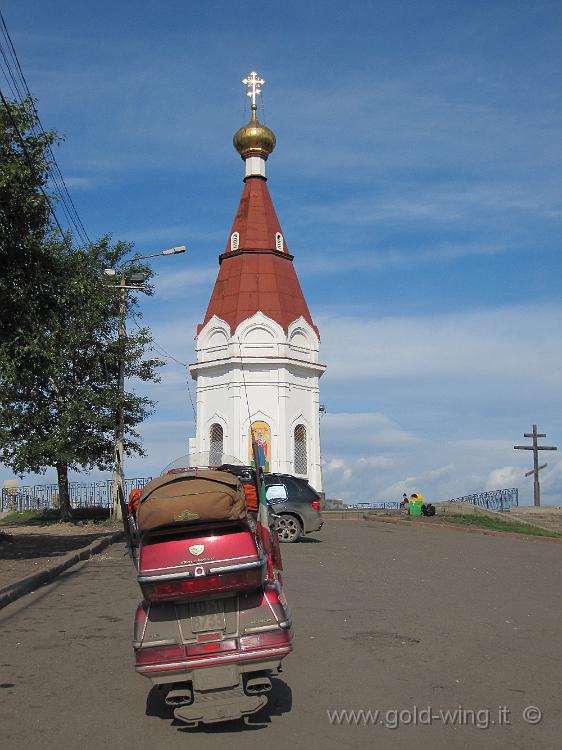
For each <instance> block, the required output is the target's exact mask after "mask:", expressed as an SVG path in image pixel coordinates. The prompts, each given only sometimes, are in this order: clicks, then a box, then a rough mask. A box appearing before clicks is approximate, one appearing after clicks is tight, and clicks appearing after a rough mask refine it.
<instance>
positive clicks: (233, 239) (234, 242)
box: [230, 232, 240, 250]
mask: <svg viewBox="0 0 562 750" xmlns="http://www.w3.org/2000/svg"><path fill="white" fill-rule="evenodd" d="M239 244H240V235H239V234H238V232H232V234H231V235H230V249H231V250H238V245H239Z"/></svg>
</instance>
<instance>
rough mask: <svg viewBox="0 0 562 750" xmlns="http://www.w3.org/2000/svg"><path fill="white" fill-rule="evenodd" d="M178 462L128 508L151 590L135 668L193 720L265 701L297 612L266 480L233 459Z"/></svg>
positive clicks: (141, 570)
mask: <svg viewBox="0 0 562 750" xmlns="http://www.w3.org/2000/svg"><path fill="white" fill-rule="evenodd" d="M178 463H186V462H184V461H181V460H180V461H179V462H176V463H175V464H174V465H172V466H171V467H168V468H167V469H166V470H165V472H164V474H162V475H161V476H160V477H157V478H156V479H154V480H152V481H151V482H150V483H149V484H148V485H147V486H146V487H145V488H144V489H143V490H142V491H141V492H140V493H138V491H136V492H137V494H136V496H133V497H132V498H131V499H130V502H129V505H128V508H127V517H126V527H127V532H128V537H129V542H130V546H131V550H132V553H133V558H134V560H135V563H136V565H137V569H138V582H139V584H140V587H141V590H142V594H143V601H142V602H141V603H140V604H139V606H138V607H137V611H136V615H135V626H134V642H133V646H134V649H135V660H136V670H137V672H138V673H139V674H141V675H143V676H145V677H148V678H149V679H150V680H151V682H152V683H153V684H154V685H156V686H158V688H159V689H160V690H162V691H163V693H164V696H165V701H166V703H167V704H168V705H169V706H171V707H173V713H174V716H175V718H176V719H179V720H181V721H183V722H185V723H186V724H188V725H190V726H197V724H199V723H213V722H222V721H229V720H235V719H239V718H240V717H243V716H247V715H249V714H253V713H255V712H256V711H259V710H260V709H261V708H262V707H263V706H265V704H266V703H267V693H268V692H269V691H270V690H271V687H272V684H271V675H272V674H274V673H276V672H280V671H281V662H282V660H283V659H284V658H285V657H286V656H287V655H288V654H289V653H290V652H291V651H292V629H291V615H290V611H289V608H288V606H287V602H286V600H285V596H284V594H283V590H282V579H281V568H282V565H281V555H280V550H279V541H278V538H277V532H276V531H275V527H274V523H273V518H272V516H271V514H270V512H269V509H268V508H267V505H266V501H265V494H264V492H262V488H261V486H260V485H261V483H260V478H259V475H258V474H257V473H256V471H254V469H252V468H250V467H240V466H237V465H235V464H232V463H231V464H227V465H222V466H221V467H218V468H219V470H217V469H210V468H193V467H189V466H179V465H178ZM134 492H135V491H134ZM260 495H261V499H260ZM256 498H257V499H258V502H257V503H256Z"/></svg>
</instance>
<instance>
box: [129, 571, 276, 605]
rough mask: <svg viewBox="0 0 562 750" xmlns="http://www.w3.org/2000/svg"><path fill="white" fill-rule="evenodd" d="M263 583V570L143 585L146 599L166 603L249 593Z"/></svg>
mask: <svg viewBox="0 0 562 750" xmlns="http://www.w3.org/2000/svg"><path fill="white" fill-rule="evenodd" d="M262 582H263V569H262V568H255V569H252V570H239V571H236V572H234V573H222V574H220V575H214V576H201V577H200V578H184V579H183V580H179V581H166V582H162V583H152V584H146V583H145V584H142V590H143V593H144V595H145V597H146V598H147V599H149V600H151V601H166V600H171V599H180V598H183V597H188V596H193V595H200V594H215V593H220V592H223V591H248V590H252V589H256V588H259V587H260V586H261V585H262Z"/></svg>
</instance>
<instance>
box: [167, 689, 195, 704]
mask: <svg viewBox="0 0 562 750" xmlns="http://www.w3.org/2000/svg"><path fill="white" fill-rule="evenodd" d="M166 703H167V704H168V706H189V704H190V703H193V691H192V690H190V689H189V688H180V689H179V690H168V693H167V694H166Z"/></svg>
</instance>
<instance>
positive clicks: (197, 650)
mask: <svg viewBox="0 0 562 750" xmlns="http://www.w3.org/2000/svg"><path fill="white" fill-rule="evenodd" d="M237 647H238V644H237V642H236V639H235V638H230V639H228V640H225V641H218V642H217V643H195V644H193V645H191V644H190V645H189V646H186V647H185V650H186V653H187V656H188V658H189V657H191V656H207V655H208V654H216V653H220V652H222V651H234V650H235V649H236V648H237Z"/></svg>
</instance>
